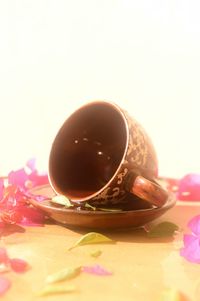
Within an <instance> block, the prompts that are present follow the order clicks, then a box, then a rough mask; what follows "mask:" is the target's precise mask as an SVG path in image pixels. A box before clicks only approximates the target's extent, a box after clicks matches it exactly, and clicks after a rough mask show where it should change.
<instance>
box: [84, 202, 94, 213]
mask: <svg viewBox="0 0 200 301" xmlns="http://www.w3.org/2000/svg"><path fill="white" fill-rule="evenodd" d="M85 208H89V209H92V210H93V211H95V210H96V207H94V206H92V205H90V204H89V203H85Z"/></svg>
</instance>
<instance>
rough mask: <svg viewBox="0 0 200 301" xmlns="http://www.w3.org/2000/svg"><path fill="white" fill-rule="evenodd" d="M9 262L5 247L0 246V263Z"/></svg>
mask: <svg viewBox="0 0 200 301" xmlns="http://www.w3.org/2000/svg"><path fill="white" fill-rule="evenodd" d="M8 262H9V257H8V253H7V251H6V249H5V248H0V264H2V263H4V264H7V263H8Z"/></svg>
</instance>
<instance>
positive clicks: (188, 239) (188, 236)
mask: <svg viewBox="0 0 200 301" xmlns="http://www.w3.org/2000/svg"><path fill="white" fill-rule="evenodd" d="M196 238H197V237H196V236H194V235H191V234H184V236H183V243H184V246H188V245H189V244H191V243H192V242H193V241H194V240H196Z"/></svg>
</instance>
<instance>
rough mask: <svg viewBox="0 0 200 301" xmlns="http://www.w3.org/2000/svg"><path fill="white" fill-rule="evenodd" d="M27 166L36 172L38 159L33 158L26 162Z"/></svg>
mask: <svg viewBox="0 0 200 301" xmlns="http://www.w3.org/2000/svg"><path fill="white" fill-rule="evenodd" d="M26 166H27V167H28V168H29V169H30V170H31V171H34V170H36V168H35V166H36V159H35V158H31V159H29V160H28V161H27V162H26Z"/></svg>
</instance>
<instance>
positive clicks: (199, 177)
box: [177, 174, 200, 201]
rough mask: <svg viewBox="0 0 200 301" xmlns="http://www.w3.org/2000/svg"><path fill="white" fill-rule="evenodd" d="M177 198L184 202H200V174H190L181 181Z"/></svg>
mask: <svg viewBox="0 0 200 301" xmlns="http://www.w3.org/2000/svg"><path fill="white" fill-rule="evenodd" d="M177 198H178V199H179V200H182V201H190V200H192V201H200V174H188V175H186V176H184V177H183V178H182V179H181V180H180V182H179V188H178V194H177Z"/></svg>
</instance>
